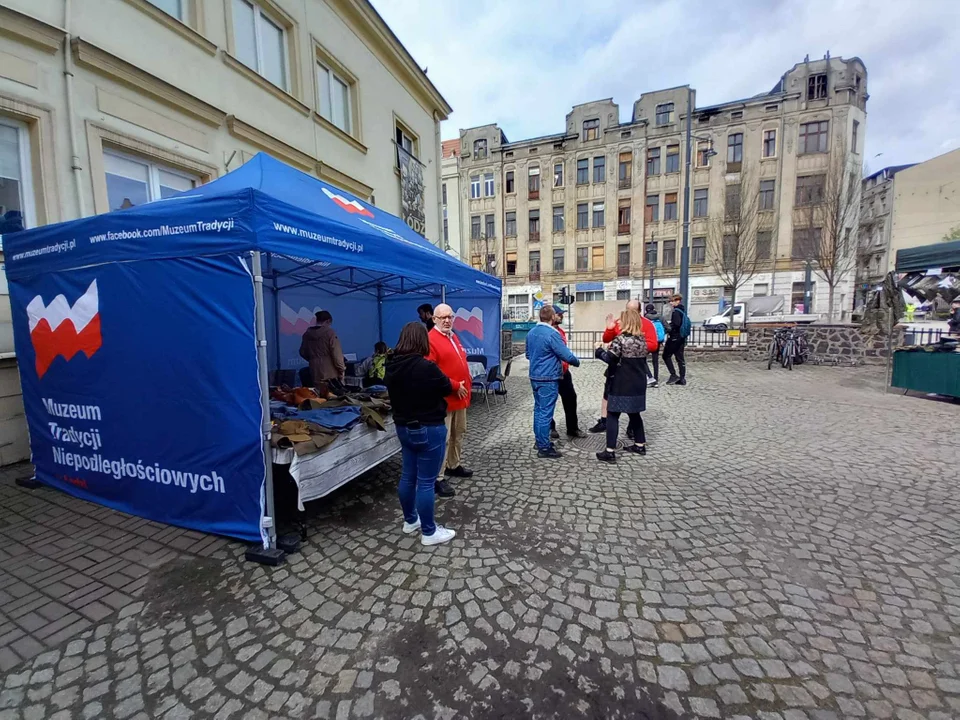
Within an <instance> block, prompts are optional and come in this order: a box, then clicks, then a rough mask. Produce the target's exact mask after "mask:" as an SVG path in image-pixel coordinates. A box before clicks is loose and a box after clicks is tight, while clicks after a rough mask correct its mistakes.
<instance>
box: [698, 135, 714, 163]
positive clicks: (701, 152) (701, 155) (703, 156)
mask: <svg viewBox="0 0 960 720" xmlns="http://www.w3.org/2000/svg"><path fill="white" fill-rule="evenodd" d="M710 153H711V149H710V142H709V141H706V140H700V141H699V142H697V167H710Z"/></svg>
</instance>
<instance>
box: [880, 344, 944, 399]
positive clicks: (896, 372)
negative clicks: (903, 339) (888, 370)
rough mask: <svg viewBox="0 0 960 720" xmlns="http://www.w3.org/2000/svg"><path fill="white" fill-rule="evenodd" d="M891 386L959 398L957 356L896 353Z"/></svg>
mask: <svg viewBox="0 0 960 720" xmlns="http://www.w3.org/2000/svg"><path fill="white" fill-rule="evenodd" d="M891 385H893V387H898V388H903V389H904V390H916V391H918V392H927V393H937V394H938V395H948V396H950V397H956V398H960V353H947V352H912V351H906V350H898V351H897V352H895V353H894V354H893V381H892V382H891Z"/></svg>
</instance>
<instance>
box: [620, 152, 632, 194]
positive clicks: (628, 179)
mask: <svg viewBox="0 0 960 720" xmlns="http://www.w3.org/2000/svg"><path fill="white" fill-rule="evenodd" d="M618 178H619V183H618V184H619V187H620V188H624V189H625V188H628V187H630V186H631V185H632V184H633V153H632V152H622V153H620V170H619V173H618Z"/></svg>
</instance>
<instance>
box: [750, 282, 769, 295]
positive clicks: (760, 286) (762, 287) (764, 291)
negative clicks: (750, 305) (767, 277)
mask: <svg viewBox="0 0 960 720" xmlns="http://www.w3.org/2000/svg"><path fill="white" fill-rule="evenodd" d="M769 294H770V284H769V283H754V284H753V296H754V297H766V296H767V295H769Z"/></svg>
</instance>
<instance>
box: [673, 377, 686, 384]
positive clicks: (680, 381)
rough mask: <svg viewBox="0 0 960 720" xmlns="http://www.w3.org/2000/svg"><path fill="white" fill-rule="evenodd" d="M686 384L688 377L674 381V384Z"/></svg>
mask: <svg viewBox="0 0 960 720" xmlns="http://www.w3.org/2000/svg"><path fill="white" fill-rule="evenodd" d="M686 384H687V379H686V378H680V379H679V380H677V381H676V382H675V383H674V385H686Z"/></svg>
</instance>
